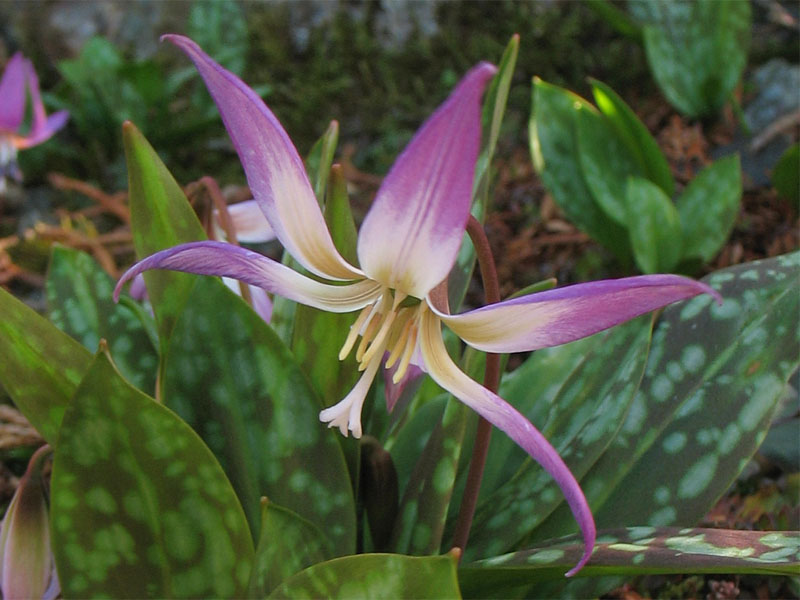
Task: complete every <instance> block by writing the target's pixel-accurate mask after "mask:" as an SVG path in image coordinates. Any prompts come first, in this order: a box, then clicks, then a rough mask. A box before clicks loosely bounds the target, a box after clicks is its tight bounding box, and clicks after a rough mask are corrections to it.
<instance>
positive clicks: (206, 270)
mask: <svg viewBox="0 0 800 600" xmlns="http://www.w3.org/2000/svg"><path fill="white" fill-rule="evenodd" d="M148 269H168V270H170V271H183V272H186V273H196V274H198V275H218V276H220V277H231V278H233V279H238V280H239V281H244V282H245V283H249V284H250V285H255V286H258V287H260V288H263V289H265V290H267V291H268V292H272V293H273V294H278V295H280V296H283V297H285V298H288V299H290V300H294V301H295V302H300V303H301V304H306V305H308V306H313V307H314V308H319V309H321V310H327V311H330V312H337V313H343V312H350V311H353V310H358V309H359V308H363V307H364V306H366V305H367V304H369V303H370V302H373V301H374V300H375V299H376V298H377V297H378V296H379V295H380V290H381V286H380V284H378V283H375V282H374V281H370V280H368V279H366V280H362V281H358V282H356V283H351V284H350V285H329V284H325V283H320V282H318V281H314V280H313V279H309V278H308V277H305V276H303V275H301V274H300V273H297V272H296V271H293V270H292V269H290V268H289V267H286V266H284V265H282V264H280V263H278V262H275V261H274V260H272V259H270V258H267V257H266V256H263V255H262V254H259V253H258V252H253V251H252V250H248V249H246V248H241V247H239V246H234V245H233V244H226V243H224V242H190V243H188V244H182V245H180V246H175V247H174V248H168V249H167V250H162V251H161V252H156V253H155V254H153V255H152V256H148V257H147V258H145V259H144V260H142V261H140V262H138V263H137V264H135V265H134V266H132V267H131V268H130V269H128V270H127V271H126V272H125V273H124V274H123V275H122V277H121V278H120V280H119V281H118V282H117V287H116V288H115V289H114V298H115V299H116V298H118V297H119V293H120V290H121V289H122V286H123V284H124V283H125V282H126V281H128V280H130V279H133V278H134V277H136V276H137V275H138V274H139V273H142V272H143V271H147V270H148Z"/></svg>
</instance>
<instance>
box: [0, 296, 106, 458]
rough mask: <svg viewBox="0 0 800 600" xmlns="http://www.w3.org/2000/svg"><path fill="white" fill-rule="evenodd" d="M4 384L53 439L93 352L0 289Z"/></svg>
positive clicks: (0, 371)
mask: <svg viewBox="0 0 800 600" xmlns="http://www.w3.org/2000/svg"><path fill="white" fill-rule="evenodd" d="M0 315H2V317H1V318H0V356H2V359H0V385H1V386H2V387H3V388H5V390H6V392H7V393H8V395H9V396H10V397H11V399H12V400H13V401H14V404H15V405H16V406H17V408H18V409H19V410H20V412H21V413H22V414H23V415H25V417H26V418H27V419H28V421H30V423H31V425H33V427H34V428H35V429H36V431H38V432H39V434H40V435H41V436H42V437H43V438H44V439H45V440H47V441H48V442H49V443H50V444H54V443H55V441H56V437H57V436H58V428H59V426H60V425H61V418H62V417H63V415H64V411H65V410H66V408H67V406H69V403H70V399H71V398H72V394H74V393H75V389H76V388H77V387H78V384H79V383H80V381H81V379H82V378H83V374H84V373H85V372H86V370H87V369H88V368H89V365H90V364H91V362H92V354H91V352H89V351H88V350H87V349H86V348H84V347H83V346H81V345H80V344H79V343H78V342H76V341H75V340H73V339H72V338H71V337H69V336H68V335H67V334H66V333H64V332H62V331H60V330H59V329H58V328H57V327H56V326H55V325H53V324H52V323H50V322H49V321H48V320H47V319H45V318H44V317H42V316H41V315H39V314H37V313H36V312H35V311H34V310H33V309H31V308H30V307H28V306H26V305H25V304H24V303H22V302H20V301H19V300H17V299H16V298H14V296H12V295H11V294H9V293H8V292H7V291H6V290H4V289H0Z"/></svg>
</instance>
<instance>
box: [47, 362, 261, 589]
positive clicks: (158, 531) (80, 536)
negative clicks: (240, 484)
mask: <svg viewBox="0 0 800 600" xmlns="http://www.w3.org/2000/svg"><path fill="white" fill-rule="evenodd" d="M51 521H52V540H53V551H54V553H55V558H56V566H57V569H58V575H59V580H60V582H61V587H62V590H63V594H64V597H65V598H112V597H113V598H178V597H182V598H186V597H192V598H198V597H226V598H234V597H242V596H244V594H245V592H246V591H247V583H248V578H249V576H250V571H251V569H252V565H253V541H252V538H251V536H250V530H249V529H248V527H247V521H246V519H245V516H244V513H243V511H242V507H241V505H240V504H239V502H238V500H237V498H236V494H235V493H234V491H233V489H232V488H231V485H230V483H229V482H228V480H227V479H226V477H225V474H224V473H223V472H222V469H221V468H220V466H219V464H218V463H217V461H216V460H215V459H214V456H213V455H212V454H211V452H210V451H209V450H208V448H207V447H206V446H205V445H204V444H203V442H202V441H201V440H200V438H199V437H197V435H196V434H195V433H194V432H193V431H192V430H191V429H190V428H189V427H188V426H187V425H186V424H185V423H184V422H183V421H181V420H180V419H179V418H178V417H177V415H175V413H173V412H172V411H171V410H169V409H168V408H166V407H164V406H162V405H161V404H159V403H158V402H156V401H155V400H153V399H152V398H150V397H148V396H146V395H145V394H143V393H141V392H140V391H139V390H137V389H135V388H134V387H132V386H131V385H130V384H128V383H127V382H126V381H124V380H123V379H122V378H121V377H120V376H119V373H118V372H117V371H116V369H115V367H114V365H112V364H111V362H110V361H109V359H108V357H107V356H106V354H104V353H103V352H100V353H98V355H97V356H96V357H95V360H94V362H93V363H92V366H91V367H90V368H89V370H88V372H87V373H86V376H85V377H84V379H83V381H82V382H81V384H80V386H79V387H78V389H77V391H76V392H75V396H74V398H73V400H72V404H71V406H70V408H69V409H68V410H67V412H66V414H65V415H64V420H63V423H62V426H61V431H60V434H59V438H58V444H57V445H56V448H55V458H54V463H53V475H52V480H51Z"/></svg>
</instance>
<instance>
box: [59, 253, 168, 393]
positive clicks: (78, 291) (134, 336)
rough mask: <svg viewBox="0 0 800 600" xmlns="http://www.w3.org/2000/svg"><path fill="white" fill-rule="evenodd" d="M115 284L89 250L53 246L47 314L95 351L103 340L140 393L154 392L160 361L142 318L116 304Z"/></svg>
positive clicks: (124, 373)
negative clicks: (86, 251) (89, 253)
mask: <svg viewBox="0 0 800 600" xmlns="http://www.w3.org/2000/svg"><path fill="white" fill-rule="evenodd" d="M113 291H114V281H113V280H112V279H111V277H109V276H108V275H107V274H106V273H105V271H103V269H102V268H101V267H100V265H98V264H97V262H95V261H94V259H92V257H91V256H89V255H88V254H86V253H85V252H80V251H78V250H74V249H71V248H65V247H63V246H54V247H53V251H52V254H51V257H50V267H49V269H48V273H47V283H46V286H45V292H46V294H47V304H48V316H49V318H50V320H51V321H52V322H53V323H54V324H55V325H56V326H58V327H59V329H61V330H62V331H64V332H65V333H68V334H69V335H71V336H72V337H73V338H75V339H76V340H78V341H79V342H81V343H82V344H83V345H84V346H85V347H86V348H87V349H89V350H92V351H94V350H96V349H97V347H98V345H99V344H100V340H101V339H106V340H109V350H110V352H111V356H112V357H114V359H115V364H116V365H117V366H118V368H119V370H120V372H121V373H122V374H123V375H124V376H125V378H126V379H127V380H128V381H130V382H131V383H133V384H134V385H135V386H136V387H138V388H139V389H140V390H143V391H145V392H148V393H153V392H154V391H155V378H156V373H157V370H158V357H157V355H156V352H155V349H154V348H153V344H152V343H151V341H150V338H149V336H148V334H147V332H146V330H145V329H144V328H143V327H142V323H141V321H140V319H139V315H138V314H136V313H135V312H133V311H132V310H131V308H130V307H129V306H128V305H125V304H116V303H115V302H114V300H113V299H112V297H111V295H112V292H113Z"/></svg>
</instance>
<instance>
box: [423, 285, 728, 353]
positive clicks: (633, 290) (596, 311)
mask: <svg viewBox="0 0 800 600" xmlns="http://www.w3.org/2000/svg"><path fill="white" fill-rule="evenodd" d="M698 294H711V295H712V296H713V297H714V298H716V299H717V300H718V301H719V299H720V297H719V294H718V293H717V292H715V291H714V290H713V289H711V288H710V287H708V286H707V285H706V284H704V283H700V282H699V281H694V280H693V279H689V278H687V277H681V276H679V275H642V276H639V277H627V278H625V279H608V280H604V281H592V282H589V283H580V284H577V285H570V286H566V287H563V288H557V289H554V290H547V291H545V292H538V293H535V294H529V295H527V296H522V297H520V298H514V299H513V300H506V301H505V302H499V303H497V304H491V305H489V306H484V307H482V308H479V309H477V310H473V311H470V312H466V313H463V314H460V315H446V314H442V313H439V312H438V311H437V310H436V309H435V308H434V307H431V308H432V310H433V311H434V312H436V313H437V314H438V315H439V317H440V318H441V319H442V321H444V322H445V323H446V324H447V325H448V327H450V329H452V330H453V331H454V332H455V333H456V335H458V336H459V337H460V338H461V339H463V340H464V341H465V342H467V343H468V344H469V345H470V346H473V347H475V348H477V349H478V350H483V351H484V352H526V351H528V350H536V349H538V348H547V347H550V346H557V345H559V344H565V343H567V342H571V341H573V340H577V339H580V338H584V337H587V336H589V335H592V334H593V333H597V332H598V331H602V330H603V329H608V328H609V327H613V326H614V325H618V324H619V323H623V322H625V321H628V320H630V319H633V318H634V317H638V316H639V315H643V314H645V313H648V312H650V311H652V310H655V309H657V308H661V307H662V306H666V305H667V304H671V303H672V302H677V301H678V300H683V299H685V298H691V297H693V296H697V295H698Z"/></svg>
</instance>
